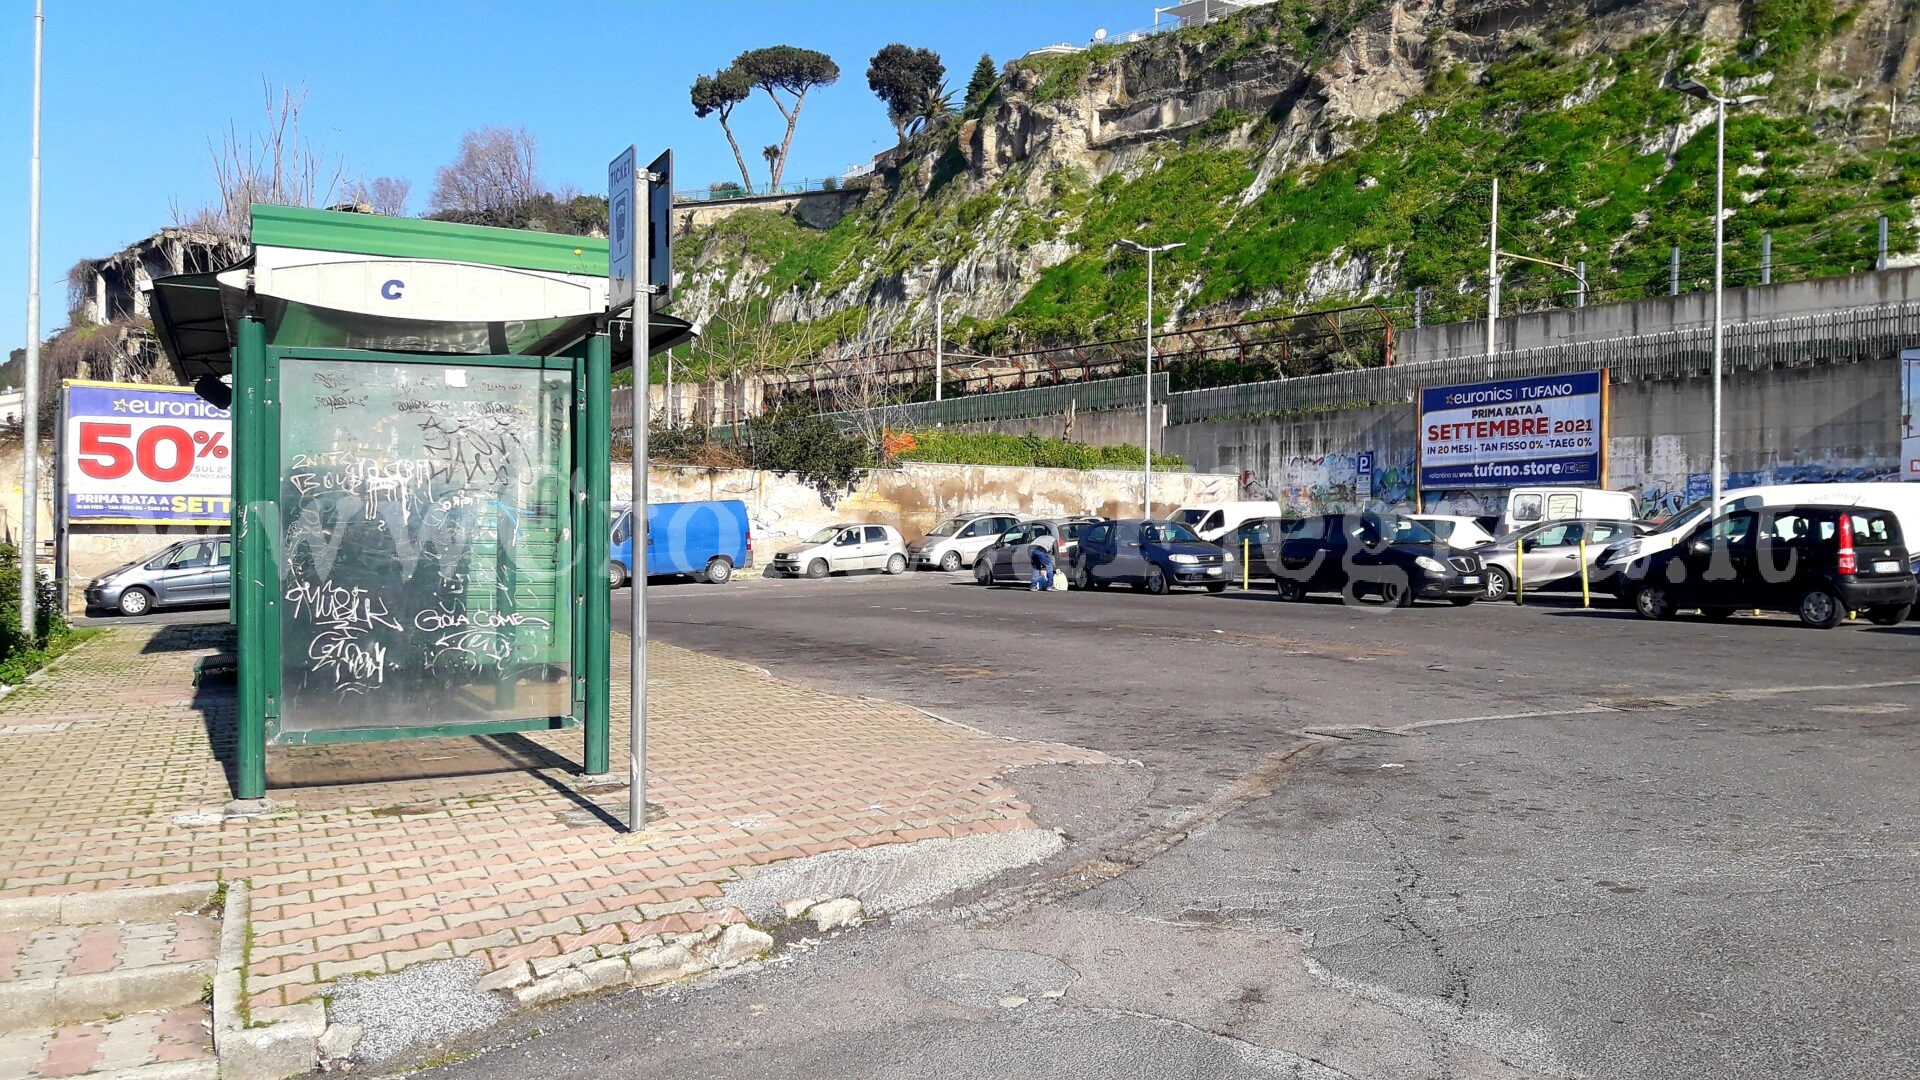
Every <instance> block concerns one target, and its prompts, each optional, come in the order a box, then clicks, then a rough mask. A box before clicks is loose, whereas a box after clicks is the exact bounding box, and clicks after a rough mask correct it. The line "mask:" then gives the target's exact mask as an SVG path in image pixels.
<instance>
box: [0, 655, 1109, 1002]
mask: <svg viewBox="0 0 1920 1080" xmlns="http://www.w3.org/2000/svg"><path fill="white" fill-rule="evenodd" d="M230 641H231V637H230V633H229V631H228V629H227V628H226V627H223V626H212V627H209V626H178V627H168V626H141V627H122V628H117V629H115V630H113V631H111V632H109V633H108V634H105V635H103V636H102V637H101V638H100V639H98V640H96V641H94V642H91V643H89V644H88V645H86V646H84V647H83V648H81V649H80V650H78V651H76V652H75V653H73V654H71V655H69V656H68V657H67V658H66V659H65V660H63V661H62V662H61V663H60V664H58V665H57V666H56V667H55V668H54V669H53V670H52V671H51V672H49V673H48V674H47V676H46V677H45V678H43V679H41V680H39V681H37V682H35V683H31V684H28V685H27V686H25V687H22V688H20V689H19V690H17V691H15V692H14V693H12V694H9V695H7V696H6V697H4V698H0V896H17V895H26V894H36V895H38V894H49V893H70V892H82V891H89V890H96V889H105V888H115V887H119V886H128V885H154V884H164V883H172V882H181V881H202V880H211V879H214V878H217V877H226V878H246V879H249V880H250V881H251V882H252V885H253V890H254V892H253V929H254V937H253V948H252V953H251V966H250V970H249V978H248V991H249V993H250V995H251V1000H252V1004H253V1006H254V1007H256V1008H258V1007H263V1006H270V1005H280V1004H291V1003H293V1002H296V1001H301V1000H304V999H306V998H309V997H311V996H312V995H313V994H314V993H315V992H316V991H317V990H318V989H319V988H320V987H321V986H322V985H323V984H326V983H328V982H331V981H332V980H334V979H337V978H339V977H341V976H343V975H349V974H356V973H364V974H377V973H380V972H388V971H397V970H399V969H401V968H403V967H406V966H407V965H410V964H414V963H418V962H420V961H424V960H432V959H441V958H448V957H455V956H475V955H477V956H480V957H482V958H483V959H484V960H485V961H486V963H487V965H488V967H489V968H490V969H499V968H501V967H504V966H507V965H510V964H514V963H517V962H520V961H525V960H538V959H542V958H547V957H562V956H569V955H571V956H574V957H578V958H581V959H585V958H588V957H591V956H592V955H594V953H593V951H592V950H593V949H594V948H595V947H599V948H600V949H602V950H603V951H605V950H607V949H608V948H609V947H615V948H617V947H618V946H619V945H620V944H621V943H623V942H636V941H640V940H641V939H643V938H648V937H650V936H652V935H658V934H666V933H679V932H685V931H690V930H697V929H701V928H703V927H706V926H709V925H712V924H714V923H717V922H730V921H737V920H740V919H741V918H742V916H741V915H740V913H739V912H738V911H735V910H733V909H730V908H717V909H710V903H711V902H712V901H713V900H714V899H715V898H716V897H718V896H720V895H721V888H722V885H724V884H725V883H727V882H729V881H732V880H735V879H736V878H737V877H738V876H739V875H740V874H741V873H742V872H743V871H748V870H751V869H752V868H753V867H755V866H758V865H763V864H766V863H772V862H777V861H779V860H782V859H790V858H794V857H796V856H801V855H810V854H817V853H819V852H823V851H830V850H835V849H840V848H853V847H865V846H869V845H875V844H888V843H897V842H901V841H910V840H917V839H922V838H931V837H949V836H952V837H957V836H968V835H975V834H980V833H991V832H1006V831H1012V830H1017V829H1025V828H1032V827H1033V822H1032V820H1031V819H1030V817H1029V816H1028V813H1027V810H1028V808H1027V807H1026V805H1025V804H1023V803H1022V802H1020V800H1019V799H1018V797H1017V796H1016V794H1015V792H1014V790H1013V789H1012V787H1011V786H1009V785H1008V784H1007V783H1006V782H1005V781H1004V780H1002V779H1001V778H1000V774H1002V773H1004V772H1005V771H1006V770H1007V769H1009V768H1012V767H1015V766H1020V765H1031V764H1040V763H1046V762H1089V763H1091V762H1100V761H1105V760H1107V759H1106V758H1104V757H1103V756H1101V755H1098V754H1095V753H1092V752H1089V751H1083V750H1079V749H1075V748H1071V747H1065V746H1059V745H1051V744H1035V743H1016V742H1009V741H1004V740H1000V739H995V738H991V737H989V736H985V735H982V734H979V733H977V732H974V731H971V730H969V729H967V728H964V727H960V726H957V725H953V724H945V723H941V722H939V721H936V720H933V719H931V718H929V717H927V716H925V715H924V714H921V713H919V712H916V711H914V710H912V709H908V708H905V707H902V706H897V705H890V704H884V703H877V702H871V701H862V700H857V699H852V698H847V697H842V696H838V695H833V694H826V693H821V692H819V691H815V690H812V689H809V688H807V687H803V686H799V685H796V684H793V683H788V682H783V681H780V680H777V679H773V678H771V677H769V676H767V675H765V674H764V673H762V672H760V671H759V670H758V669H754V668H750V667H747V666H745V665H741V664H736V663H733V662H730V661H727V660H722V659H718V658H714V657H710V656H704V655H701V654H697V653H691V652H687V651H684V650H681V649H675V648H669V647H665V646H655V648H654V650H653V651H652V653H651V668H650V673H651V676H652V682H651V684H650V685H651V686H652V687H653V697H652V703H651V710H650V717H649V718H650V720H651V725H650V727H649V731H648V746H649V750H650V753H651V772H650V781H649V787H648V795H649V796H650V797H651V798H652V799H653V800H655V802H656V803H657V805H658V807H659V809H658V810H657V811H655V812H654V820H653V821H652V822H651V824H650V828H649V830H648V832H647V833H646V834H644V835H642V836H640V837H632V838H629V837H626V836H624V835H622V834H621V833H620V832H619V831H618V830H617V829H616V828H615V827H614V824H615V823H616V822H617V821H618V820H619V818H620V816H622V815H623V814H624V807H625V804H626V792H625V789H624V787H620V788H617V789H613V790H608V791H602V792H597V793H595V794H593V795H591V796H589V795H583V794H581V793H579V792H577V791H575V790H573V788H572V786H571V785H570V784H569V783H568V779H569V776H570V774H572V773H575V772H577V771H578V769H579V765H578V762H579V760H580V753H581V734H580V732H579V731H577V730H576V731H562V732H552V733H546V732H543V733H538V734H533V735H526V736H519V735H506V736H489V737H481V738H470V739H438V740H421V741H411V742H397V743H371V744H360V745H350V746H326V747H301V748H287V749H272V750H269V752H268V765H269V780H268V786H269V791H268V796H269V798H270V799H271V800H272V801H273V802H274V803H275V804H276V805H277V806H279V807H282V808H283V809H282V810H281V811H280V812H277V813H275V814H272V815H270V816H266V817H263V818H252V819H235V820H223V819H222V818H221V816H220V810H221V808H222V807H223V806H224V805H225V804H226V802H227V801H228V799H229V798H230V790H229V786H228V779H227V776H226V774H225V772H224V771H223V765H222V760H223V759H228V760H230V758H231V752H232V740H233V717H234V699H233V693H232V689H231V687H230V686H210V687H207V688H205V689H203V690H200V691H196V690H194V688H193V687H192V671H193V665H194V664H195V663H196V662H197V661H198V660H199V659H200V658H201V657H202V656H204V655H207V654H208V653H211V652H215V651H219V650H222V649H225V648H228V647H230ZM613 653H614V656H615V658H616V670H615V672H614V676H613V684H614V686H615V687H616V688H622V687H624V686H625V685H626V671H625V668H624V663H623V661H624V658H625V653H626V649H625V641H624V639H623V638H616V640H615V646H614V649H613ZM614 696H615V698H616V699H617V700H616V704H615V712H616V716H615V719H614V733H615V745H614V748H613V753H614V758H613V760H614V762H615V764H616V771H620V770H622V769H623V768H624V762H625V760H626V746H625V740H624V734H625V730H626V714H625V707H626V702H625V694H624V693H616V694H615V695H614ZM556 962H557V961H556ZM539 966H540V967H543V968H544V967H548V966H549V965H548V964H542V965H539Z"/></svg>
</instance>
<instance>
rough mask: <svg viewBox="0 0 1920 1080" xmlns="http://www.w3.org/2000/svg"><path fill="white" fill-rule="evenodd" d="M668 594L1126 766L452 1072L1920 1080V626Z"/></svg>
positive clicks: (724, 589) (909, 693)
mask: <svg viewBox="0 0 1920 1080" xmlns="http://www.w3.org/2000/svg"><path fill="white" fill-rule="evenodd" d="M627 595H628V594H627V593H626V591H624V590H623V591H621V592H620V593H618V594H616V597H615V605H614V610H615V612H616V613H617V615H618V616H619V618H620V619H621V620H622V621H624V616H625V612H626V602H627ZM647 595H648V600H649V604H650V608H649V611H650V616H649V617H650V624H651V628H652V632H653V634H654V636H655V637H656V638H658V639H660V640H665V641H669V642H672V643H674V644H677V645H683V646H687V647H690V648H695V649H701V650H706V651H711V652H716V653H721V654H725V655H729V656H734V657H738V658H741V659H745V660H749V661H751V662H754V663H758V664H761V665H763V666H766V667H768V668H769V669H771V670H773V671H774V672H775V673H776V674H778V675H781V676H784V677H788V678H794V679H799V680H802V681H805V682H808V683H811V684H814V685H819V686H825V687H829V688H832V689H837V690H841V691H845V692H851V693H857V694H871V695H875V696H881V697H886V698H889V699H893V700H898V701H904V702H907V703H910V704H913V705H916V706H919V707H921V708H924V709H928V710H930V711H932V712H935V713H938V714H940V715H943V716H946V717H949V718H952V719H956V720H960V721H964V722H966V723H969V724H973V725H975V726H978V727H982V728H985V729H987V730H989V731H992V732H995V733H998V734H1004V735H1011V736H1017V737H1021V738H1032V739H1046V740H1054V741H1061V742H1069V743H1074V744H1077V745H1082V746H1089V747H1093V748H1095V749H1099V750H1102V751H1105V752H1106V753H1108V754H1110V755H1112V756H1114V757H1115V758H1118V759H1120V760H1122V761H1126V762H1133V763H1135V764H1129V765H1121V766H1113V767H1087V766H1063V767H1055V768H1040V769H1027V770H1020V771H1019V772H1017V773H1016V774H1015V775H1014V778H1013V779H1014V782H1015V784H1016V786H1018V787H1019V788H1020V790H1021V791H1022V793H1023V795H1024V796H1025V797H1027V798H1028V800H1029V801H1030V802H1032V803H1033V804H1034V806H1035V812H1036V815H1037V816H1038V817H1039V818H1040V819H1041V821H1042V822H1043V823H1044V824H1047V825H1050V826H1054V827H1057V828H1060V829H1062V830H1063V831H1064V832H1065V834H1066V835H1067V837H1068V840H1069V845H1068V847H1067V849H1066V850H1065V851H1064V852H1063V853H1062V854H1060V855H1059V856H1056V857H1055V858H1053V859H1051V860H1049V861H1048V862H1046V863H1043V864H1041V865H1040V866H1038V867H1036V868H1030V869H1023V870H1020V871H1018V872H1016V873H1014V874H1012V875H1009V876H1008V877H1007V878H1006V879H1005V880H1003V881H1002V882H999V883H996V884H995V885H994V886H989V887H987V888H984V889H979V890H975V891H973V892H970V893H966V894H963V895H960V896H958V897H956V898H954V899H953V900H952V901H951V902H950V903H949V904H948V905H945V906H943V907H942V908H941V909H940V910H938V911H936V912H934V913H932V914H931V915H930V916H929V917H926V918H921V919H918V920H915V921H907V920H894V921H892V922H882V923H876V924H871V925H869V926H867V927H864V928H861V929H859V930H856V931H853V932H851V933H849V934H846V935H844V936H839V937H836V938H833V939H831V940H829V941H827V942H825V943H824V944H822V945H820V946H818V947H816V948H809V949H805V950H802V951H796V950H792V949H788V950H787V951H785V952H784V953H783V960H782V962H780V963H777V964H774V965H770V966H768V967H765V968H762V969H758V970H756V971H753V972H751V973H749V974H746V975H744V976H737V977H732V978H726V979H721V980H718V981H716V982H712V983H710V984H705V985H696V986H693V987H687V988H680V989H675V990H671V991H666V992H658V993H653V994H638V993H628V994H620V995H614V996H610V997H603V998H597V999H593V1000H589V1001H584V1002H579V1003H574V1004H570V1005H563V1006H560V1007H558V1008H555V1009H550V1010H547V1011H545V1012H542V1013H539V1014H535V1015H533V1016H531V1017H526V1018H522V1019H519V1020H516V1021H513V1022H511V1023H510V1024H509V1025H508V1026H507V1027H505V1028H503V1029H500V1030H497V1031H495V1032H492V1033H490V1034H489V1035H487V1036H486V1037H484V1038H480V1039H477V1040H474V1041H472V1042H471V1043H468V1044H464V1045H463V1046H462V1047H460V1048H459V1049H460V1050H461V1052H478V1056H476V1057H473V1058H471V1059H468V1060H465V1061H463V1062H462V1063H460V1064H457V1065H452V1066H448V1067H445V1068H444V1069H443V1070H440V1071H444V1072H446V1073H447V1074H449V1075H460V1076H476V1077H478V1076H486V1077H494V1076H505V1077H528V1078H539V1080H550V1078H552V1077H562V1076H580V1077H602V1076H609V1075H625V1076H659V1077H677V1076H688V1075H706V1076H716V1077H734V1076H740V1077H750V1076H767V1077H784V1076H872V1077H902V1078H905V1077H942V1076H953V1077H980V1076H1087V1077H1095V1076H1098V1077H1109V1076H1121V1077H1124V1076H1140V1077H1165V1076H1194V1077H1200V1076H1206V1077H1213V1076H1248V1077H1308V1078H1314V1080H1336V1078H1339V1077H1380V1078H1388V1077H1392V1078H1406V1077H1520V1076H1591V1077H1658V1078H1667V1077H1672V1078H1720V1077H1729V1078H1731V1077H1741V1078H1745V1077H1774V1076H1778V1077H1796V1078H1804V1077H1848V1078H1854V1077H1901V1076H1914V1075H1920V1032H1917V1031H1916V1028H1915V1020H1916V1019H1917V1018H1916V1015H1915V1005H1914V1002H1915V1001H1920V945H1916V941H1917V940H1920V938H1917V937H1916V934H1915V927H1916V926H1920V892H1917V891H1916V887H1915V886H1916V876H1920V875H1917V873H1916V869H1917V867H1920V786H1916V785H1915V783H1914V781H1913V776H1914V775H1915V766H1916V765H1917V764H1920V726H1917V725H1916V720H1917V719H1920V624H1916V623H1908V624H1906V625H1904V626H1902V627H1897V628H1878V627H1870V626H1867V625H1866V624H1859V625H1847V626H1842V627H1841V628H1839V629H1836V630H1833V631H1828V632H1821V631H1811V630H1805V629H1802V628H1801V627H1800V626H1799V625H1798V624H1797V623H1796V622H1794V621H1792V620H1789V619H1786V618H1779V617H1768V618H1761V619H1751V618H1743V619H1736V620H1735V621H1733V622H1731V623H1727V624H1709V623H1705V622H1701V621H1697V620H1680V621H1676V622H1671V623H1658V624H1656V623H1648V622H1645V621H1643V620H1640V619H1637V618H1635V617H1633V616H1631V615H1630V614H1628V613H1626V612H1624V611H1617V610H1606V609H1601V610H1594V611H1583V610H1580V609H1579V608H1578V607H1576V606H1571V604H1570V602H1569V601H1568V600H1565V599H1558V600H1551V601H1545V602H1540V601H1534V602H1530V603H1529V605H1528V606H1527V607H1525V608H1516V607H1513V606H1511V605H1498V606H1495V605H1477V606H1475V607H1473V608H1470V609H1465V610H1457V609H1454V608H1451V607H1446V606H1426V605H1422V606H1420V607H1417V608H1414V609H1412V610H1406V611H1394V610H1385V609H1381V608H1378V607H1375V606H1371V605H1368V606H1361V607H1349V606H1346V605H1343V604H1341V603H1338V602H1336V601H1331V600H1328V601H1322V602H1318V603H1308V604H1299V605H1289V604H1283V603H1281V602H1279V601H1278V600H1276V599H1273V598H1272V596H1271V594H1268V593H1252V594H1246V593H1241V592H1239V591H1238V590H1234V591H1230V592H1228V593H1226V594H1224V595H1221V596H1209V595H1206V594H1203V593H1182V594H1176V595H1173V596H1169V597H1161V598H1154V597H1148V596H1145V595H1142V594H1136V593H1132V592H1130V591H1123V590H1113V591H1106V592H1093V593H1085V594H1082V593H1068V594H1051V595H1049V594H1038V595H1036V594H1032V593H1028V592H1025V591H1024V590H1019V589H983V588H980V587H978V586H976V585H973V584H972V583H971V582H970V580H968V579H966V578H964V577H962V576H958V575H956V576H953V577H948V576H944V575H939V574H918V575H910V576H908V577H904V578H899V579H893V578H885V577H881V576H878V575H866V576H859V577H852V578H834V579H829V580H826V581H819V582H815V581H791V582H789V581H771V580H766V579H761V578H753V579H749V580H744V581H741V582H739V583H736V584H734V585H729V586H706V585H697V584H690V583H675V584H657V585H655V586H653V587H651V588H650V589H649V590H648V594H647ZM220 614H221V613H220V612H219V611H218V610H217V609H214V610H212V611H197V612H192V613H187V614H186V616H185V617H187V618H189V619H195V620H197V619H201V618H211V617H216V616H219V615H220ZM177 619H178V616H176V617H175V620H176V621H177ZM1049 995H1058V996H1057V997H1055V996H1049ZM1005 1002H1019V1004H1017V1005H1011V1006H1009V1005H1007V1004H1004V1003H1005ZM536 1033H537V1034H536Z"/></svg>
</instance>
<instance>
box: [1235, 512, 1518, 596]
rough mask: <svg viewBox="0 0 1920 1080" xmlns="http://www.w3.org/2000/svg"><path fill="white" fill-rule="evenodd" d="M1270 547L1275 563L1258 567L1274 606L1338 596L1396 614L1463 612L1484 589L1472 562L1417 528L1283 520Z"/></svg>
mask: <svg viewBox="0 0 1920 1080" xmlns="http://www.w3.org/2000/svg"><path fill="white" fill-rule="evenodd" d="M1278 547H1279V558H1278V559H1275V558H1274V557H1273V554H1272V552H1271V550H1270V551H1269V553H1268V555H1267V557H1266V561H1267V562H1268V563H1269V564H1271V565H1272V566H1273V583H1274V588H1275V589H1276V590H1277V591H1278V592H1279V594H1280V598H1281V599H1282V600H1300V599H1303V598H1305V597H1306V595H1307V594H1308V593H1312V592H1339V593H1340V594H1341V595H1342V596H1345V597H1347V598H1348V599H1357V598H1358V597H1361V596H1378V597H1379V598H1380V599H1382V600H1384V601H1386V602H1387V603H1389V604H1394V605H1398V606H1401V607H1405V606H1408V605H1411V604H1412V603H1413V602H1414V601H1415V600H1419V599H1432V600H1446V601H1448V602H1450V603H1452V604H1453V605H1454V606H1456V607H1466V606H1467V605H1468V604H1471V603H1473V602H1474V601H1475V600H1478V599H1479V598H1480V594H1481V593H1482V592H1484V591H1485V590H1486V587H1487V579H1486V574H1485V572H1484V571H1483V570H1482V568H1481V565H1480V558H1479V556H1477V555H1474V554H1471V553H1469V552H1463V551H1455V550H1453V549H1452V548H1450V547H1448V546H1447V543H1446V541H1444V540H1442V539H1440V538H1439V537H1437V536H1435V535H1434V534H1433V531H1432V530H1431V529H1428V528H1427V527H1426V526H1425V525H1422V524H1420V523H1419V522H1417V521H1409V520H1408V519H1406V518H1403V517H1395V516H1393V515H1390V514H1371V513H1368V514H1327V515H1324V516H1321V517H1309V518H1288V519H1284V520H1282V521H1281V522H1280V537H1279V543H1278Z"/></svg>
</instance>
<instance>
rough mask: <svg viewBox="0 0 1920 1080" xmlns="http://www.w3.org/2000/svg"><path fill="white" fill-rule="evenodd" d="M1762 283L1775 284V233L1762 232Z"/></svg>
mask: <svg viewBox="0 0 1920 1080" xmlns="http://www.w3.org/2000/svg"><path fill="white" fill-rule="evenodd" d="M1760 284H1762V285H1771V284H1773V234H1772V233H1761V234H1760Z"/></svg>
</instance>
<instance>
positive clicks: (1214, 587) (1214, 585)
mask: <svg viewBox="0 0 1920 1080" xmlns="http://www.w3.org/2000/svg"><path fill="white" fill-rule="evenodd" d="M1207 591H1208V592H1211V593H1222V592H1226V591H1227V583H1226V582H1224V581H1209V582H1207Z"/></svg>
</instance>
